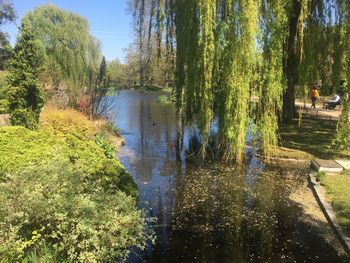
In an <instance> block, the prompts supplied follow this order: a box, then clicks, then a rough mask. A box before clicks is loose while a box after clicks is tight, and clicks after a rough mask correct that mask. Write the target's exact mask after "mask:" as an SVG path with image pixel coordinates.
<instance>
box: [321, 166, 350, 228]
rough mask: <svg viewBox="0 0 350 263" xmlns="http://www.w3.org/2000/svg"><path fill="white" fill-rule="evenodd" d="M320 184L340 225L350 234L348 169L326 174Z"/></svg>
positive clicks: (349, 179)
mask: <svg viewBox="0 0 350 263" xmlns="http://www.w3.org/2000/svg"><path fill="white" fill-rule="evenodd" d="M322 184H323V185H324V186H325V187H326V190H327V199H328V200H330V201H331V203H332V206H333V208H334V209H335V211H336V213H337V218H338V220H339V223H340V225H341V226H342V227H343V228H344V230H345V231H346V232H347V233H348V234H350V191H349V189H350V188H349V187H350V171H346V172H344V173H343V174H340V175H326V176H325V177H324V178H323V179H322Z"/></svg>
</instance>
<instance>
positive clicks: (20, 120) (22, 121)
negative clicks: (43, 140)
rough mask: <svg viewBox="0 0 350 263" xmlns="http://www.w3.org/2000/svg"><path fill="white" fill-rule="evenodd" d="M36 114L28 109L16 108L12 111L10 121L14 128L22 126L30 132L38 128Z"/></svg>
mask: <svg viewBox="0 0 350 263" xmlns="http://www.w3.org/2000/svg"><path fill="white" fill-rule="evenodd" d="M38 118H39V117H38V114H37V113H36V112H34V111H32V110H30V109H26V108H18V109H15V110H12V112H11V117H10V121H11V124H12V125H14V126H17V125H18V126H19V125H21V126H24V127H26V128H28V129H30V130H35V129H37V128H38Z"/></svg>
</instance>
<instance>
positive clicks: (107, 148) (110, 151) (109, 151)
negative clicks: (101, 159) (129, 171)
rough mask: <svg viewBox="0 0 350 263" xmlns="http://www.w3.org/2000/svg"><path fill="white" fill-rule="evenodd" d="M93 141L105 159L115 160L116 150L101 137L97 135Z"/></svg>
mask: <svg viewBox="0 0 350 263" xmlns="http://www.w3.org/2000/svg"><path fill="white" fill-rule="evenodd" d="M94 141H95V143H96V144H97V145H98V146H100V147H101V148H102V149H103V151H104V153H105V155H106V156H107V158H109V159H113V158H115V153H116V148H115V147H114V146H113V145H111V144H110V143H109V142H107V141H106V139H105V138H104V137H102V136H101V135H97V136H96V137H95V140H94Z"/></svg>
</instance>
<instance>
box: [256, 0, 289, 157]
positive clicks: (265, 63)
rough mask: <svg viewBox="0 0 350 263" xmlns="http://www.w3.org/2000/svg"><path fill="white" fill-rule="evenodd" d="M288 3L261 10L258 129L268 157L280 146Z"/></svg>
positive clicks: (273, 3)
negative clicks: (279, 126)
mask: <svg viewBox="0 0 350 263" xmlns="http://www.w3.org/2000/svg"><path fill="white" fill-rule="evenodd" d="M287 9H288V5H287V2H286V1H284V0H276V1H263V3H262V6H261V18H260V25H261V33H260V42H259V43H260V46H261V47H262V50H261V54H262V59H261V62H260V63H259V64H261V65H259V67H260V68H261V70H259V73H260V75H259V76H258V78H260V81H259V84H260V85H257V91H258V92H257V94H259V97H260V101H259V103H258V106H257V113H258V116H257V125H258V127H259V131H260V134H261V144H262V145H261V148H262V151H263V153H264V154H265V155H269V154H270V153H271V151H272V150H273V148H274V147H275V146H277V144H278V114H276V113H278V112H281V110H282V94H283V92H284V87H285V76H284V74H283V61H284V49H283V47H284V44H285V39H286V37H287V32H288V31H287V26H288V24H287V23H288V17H287V12H286V10H287Z"/></svg>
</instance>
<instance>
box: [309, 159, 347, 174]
mask: <svg viewBox="0 0 350 263" xmlns="http://www.w3.org/2000/svg"><path fill="white" fill-rule="evenodd" d="M335 162H336V161H335ZM336 163H337V162H336ZM337 164H338V165H339V168H325V167H321V166H319V165H318V164H317V163H316V160H312V161H311V167H313V168H314V169H315V170H316V171H317V172H329V173H341V172H342V171H344V167H343V166H342V165H340V164H339V163H337Z"/></svg>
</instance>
